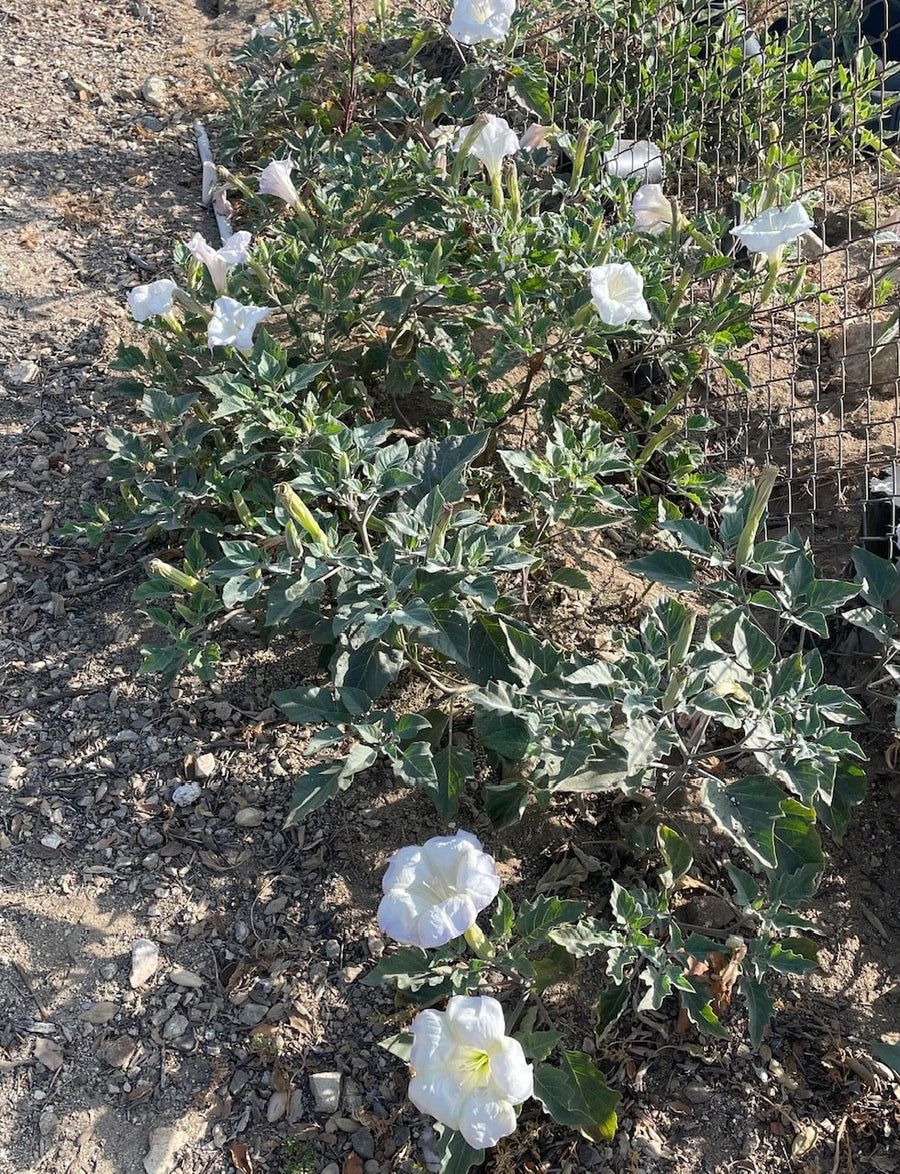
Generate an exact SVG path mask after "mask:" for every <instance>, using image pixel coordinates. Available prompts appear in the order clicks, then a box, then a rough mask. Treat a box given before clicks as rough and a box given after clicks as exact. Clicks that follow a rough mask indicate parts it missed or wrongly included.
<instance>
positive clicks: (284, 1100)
mask: <svg viewBox="0 0 900 1174" xmlns="http://www.w3.org/2000/svg"><path fill="white" fill-rule="evenodd" d="M287 1107H288V1095H287V1093H286V1092H273V1093H272V1095H271V1096H270V1097H269V1103H268V1104H267V1105H266V1120H267V1121H268V1122H269V1124H270V1125H273V1124H274V1123H275V1122H276V1121H280V1120H281V1118H282V1117H283V1116H284V1115H285V1113H286V1112H287Z"/></svg>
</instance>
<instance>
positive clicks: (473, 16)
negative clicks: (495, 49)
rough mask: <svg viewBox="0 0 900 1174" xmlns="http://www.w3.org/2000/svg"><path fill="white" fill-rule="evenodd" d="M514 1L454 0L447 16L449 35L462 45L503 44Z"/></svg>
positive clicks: (507, 31) (514, 9)
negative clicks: (485, 42)
mask: <svg viewBox="0 0 900 1174" xmlns="http://www.w3.org/2000/svg"><path fill="white" fill-rule="evenodd" d="M515 11H516V0H455V3H454V5H453V11H452V12H451V14H450V36H451V37H454V38H455V39H456V40H457V41H459V42H460V43H461V44H463V45H477V44H478V42H479V41H505V40H506V37H507V34H508V33H509V23H510V20H511V19H512V15H513V13H514V12H515Z"/></svg>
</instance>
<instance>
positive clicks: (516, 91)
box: [507, 62, 553, 123]
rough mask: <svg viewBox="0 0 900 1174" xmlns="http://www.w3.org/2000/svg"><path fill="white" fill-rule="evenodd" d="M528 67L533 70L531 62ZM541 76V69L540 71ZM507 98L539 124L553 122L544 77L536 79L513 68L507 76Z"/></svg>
mask: <svg viewBox="0 0 900 1174" xmlns="http://www.w3.org/2000/svg"><path fill="white" fill-rule="evenodd" d="M529 65H530V66H531V67H532V68H534V66H533V64H532V62H529ZM540 72H541V74H543V72H544V71H543V69H541V70H540ZM507 81H508V85H507V90H508V91H509V96H510V97H511V98H513V99H514V100H515V101H516V102H518V103H519V105H520V106H524V107H525V109H526V110H528V111H530V113H532V114H535V115H537V117H538V118H539V119H540V120H541V122H545V123H550V122H552V121H553V108H552V107H551V105H550V95H549V93H548V92H547V79H546V76H543V77H538V76H535V75H534V74H531V73H526V72H525V70H523V69H520V68H519V67H518V66H514V67H513V68H512V69H510V71H509V73H508V75H507Z"/></svg>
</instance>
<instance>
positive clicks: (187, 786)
mask: <svg viewBox="0 0 900 1174" xmlns="http://www.w3.org/2000/svg"><path fill="white" fill-rule="evenodd" d="M200 794H201V790H200V784H199V783H182V784H181V786H180V787H176V788H175V790H174V791H173V792H172V802H173V803H174V804H175V806H176V807H190V805H191V804H192V803H196V802H197V800H198V799H199V798H200Z"/></svg>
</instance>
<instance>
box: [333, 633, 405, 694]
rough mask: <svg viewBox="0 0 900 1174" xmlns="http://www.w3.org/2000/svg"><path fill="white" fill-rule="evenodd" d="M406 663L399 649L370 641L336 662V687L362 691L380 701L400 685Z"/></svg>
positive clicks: (344, 651)
mask: <svg viewBox="0 0 900 1174" xmlns="http://www.w3.org/2000/svg"><path fill="white" fill-rule="evenodd" d="M404 663H405V658H404V656H403V653H402V652H401V651H400V650H399V648H389V647H388V646H387V645H386V644H385V643H384V642H383V641H381V640H370V641H369V642H368V643H367V644H363V645H362V647H361V648H354V649H352V650H350V651H348V650H347V649H341V650H340V651H339V652H338V653H337V655H336V656H335V658H334V661H333V664H332V675H333V679H334V682H335V684H336V685H347V686H349V687H350V688H351V689H360V690H362V692H363V693H365V694H367V695H368V696H369V697H371V698H372V700H373V701H377V700H378V698H379V697H380V696H381V694H382V693H383V692H384V690H385V689H386V688H387V687H388V685H390V684H391V683H392V682H393V681H396V679H397V677H398V676H399V675H400V670H401V669H402V668H403V665H404Z"/></svg>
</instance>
